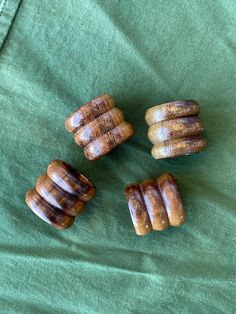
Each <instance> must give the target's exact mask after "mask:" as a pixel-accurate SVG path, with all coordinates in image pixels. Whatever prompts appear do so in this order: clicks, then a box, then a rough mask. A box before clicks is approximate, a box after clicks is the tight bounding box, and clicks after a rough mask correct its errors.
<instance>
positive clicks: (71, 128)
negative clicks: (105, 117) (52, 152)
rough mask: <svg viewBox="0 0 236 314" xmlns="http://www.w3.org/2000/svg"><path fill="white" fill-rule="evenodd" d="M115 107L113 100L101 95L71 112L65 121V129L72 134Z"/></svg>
mask: <svg viewBox="0 0 236 314" xmlns="http://www.w3.org/2000/svg"><path fill="white" fill-rule="evenodd" d="M114 106H115V103H114V100H113V98H112V97H111V96H109V95H106V94H105V95H101V96H99V97H97V98H95V99H93V100H91V101H89V102H88V103H86V104H84V105H82V106H81V107H80V108H79V109H77V110H76V111H75V112H73V113H72V114H71V115H70V116H69V117H68V118H67V119H66V121H65V128H66V129H67V131H68V132H71V133H74V132H75V131H76V130H77V129H78V128H80V127H82V126H84V125H86V124H88V123H89V122H91V121H93V120H94V119H96V118H97V117H99V116H100V115H102V114H103V113H104V112H107V111H108V110H110V109H112V108H113V107H114Z"/></svg>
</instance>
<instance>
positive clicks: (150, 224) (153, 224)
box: [125, 173, 186, 235]
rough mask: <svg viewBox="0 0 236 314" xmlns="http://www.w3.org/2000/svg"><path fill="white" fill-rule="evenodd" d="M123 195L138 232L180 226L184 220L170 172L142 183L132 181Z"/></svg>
mask: <svg viewBox="0 0 236 314" xmlns="http://www.w3.org/2000/svg"><path fill="white" fill-rule="evenodd" d="M125 195H126V199H127V202H128V207H129V210H130V214H131V218H132V221H133V225H134V228H135V231H136V233H137V234H138V235H145V234H147V233H149V232H151V231H152V230H158V231H161V230H164V229H166V228H167V227H168V226H169V225H171V226H180V225H182V224H183V223H184V222H185V220H186V213H185V209H184V207H183V203H182V201H181V197H180V194H179V191H178V186H177V183H176V179H175V178H174V176H173V175H172V174H170V173H166V174H163V175H162V176H160V177H159V178H158V179H150V180H145V181H143V182H142V183H141V184H134V183H132V184H130V185H128V186H127V187H126V188H125Z"/></svg>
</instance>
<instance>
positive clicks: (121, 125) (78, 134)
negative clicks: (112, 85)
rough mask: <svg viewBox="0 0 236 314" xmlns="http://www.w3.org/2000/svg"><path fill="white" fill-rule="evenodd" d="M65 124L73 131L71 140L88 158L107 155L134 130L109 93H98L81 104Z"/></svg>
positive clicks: (93, 158)
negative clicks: (73, 139)
mask: <svg viewBox="0 0 236 314" xmlns="http://www.w3.org/2000/svg"><path fill="white" fill-rule="evenodd" d="M65 126H66V129H67V130H68V131H69V132H72V133H74V138H75V142H76V143H77V144H78V145H80V146H81V147H82V148H83V149H84V154H85V157H86V158H87V159H89V160H96V159H98V158H100V157H102V156H104V155H106V154H108V153H109V152H110V151H111V150H113V149H114V148H115V147H117V146H118V145H120V144H122V143H123V142H125V141H126V140H127V139H128V138H129V137H131V136H132V135H133V133H134V129H133V127H132V126H131V125H130V124H129V123H127V122H125V121H124V116H123V113H122V111H121V110H120V109H118V108H115V103H114V100H113V98H112V97H111V96H109V95H102V96H100V97H98V98H96V99H94V100H91V101H90V102H89V103H87V104H85V105H83V106H81V107H80V108H79V109H78V110H77V111H76V112H75V113H73V114H72V115H71V116H70V117H69V118H68V119H67V120H66V123H65Z"/></svg>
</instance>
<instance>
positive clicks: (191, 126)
mask: <svg viewBox="0 0 236 314" xmlns="http://www.w3.org/2000/svg"><path fill="white" fill-rule="evenodd" d="M202 131H203V124H202V122H201V121H200V119H199V118H198V117H196V116H191V117H184V118H176V119H171V120H165V121H161V122H156V123H154V124H153V125H152V126H150V128H149V130H148V138H149V140H150V142H151V143H153V144H156V143H158V142H161V141H167V140H171V139H177V138H180V137H186V136H191V135H196V134H200V133H201V132H202Z"/></svg>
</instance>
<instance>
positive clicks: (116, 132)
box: [84, 121, 134, 160]
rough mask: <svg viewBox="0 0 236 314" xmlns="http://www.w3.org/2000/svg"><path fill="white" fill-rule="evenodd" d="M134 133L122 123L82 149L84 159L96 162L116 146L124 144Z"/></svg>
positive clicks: (130, 127)
mask: <svg viewBox="0 0 236 314" xmlns="http://www.w3.org/2000/svg"><path fill="white" fill-rule="evenodd" d="M133 133H134V130H133V127H132V125H131V124H129V123H127V122H125V121H123V122H122V123H121V124H119V125H118V126H117V127H115V128H114V129H111V130H110V131H108V132H106V133H105V134H103V135H102V136H101V137H99V138H97V139H96V140H94V141H93V142H91V143H90V144H88V145H87V146H85V148H84V154H85V157H86V158H87V159H89V160H96V159H98V158H100V157H102V156H103V155H106V154H108V153H109V152H110V151H111V150H113V149H114V148H115V147H116V146H117V145H119V144H122V143H123V142H125V141H126V140H127V139H128V138H129V137H130V136H132V135H133Z"/></svg>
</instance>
